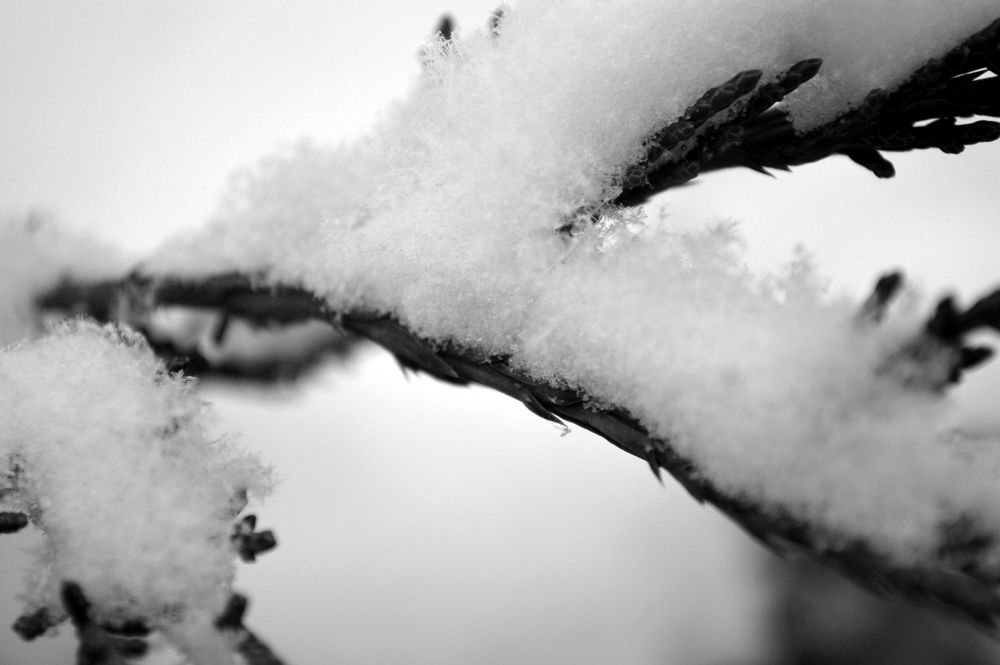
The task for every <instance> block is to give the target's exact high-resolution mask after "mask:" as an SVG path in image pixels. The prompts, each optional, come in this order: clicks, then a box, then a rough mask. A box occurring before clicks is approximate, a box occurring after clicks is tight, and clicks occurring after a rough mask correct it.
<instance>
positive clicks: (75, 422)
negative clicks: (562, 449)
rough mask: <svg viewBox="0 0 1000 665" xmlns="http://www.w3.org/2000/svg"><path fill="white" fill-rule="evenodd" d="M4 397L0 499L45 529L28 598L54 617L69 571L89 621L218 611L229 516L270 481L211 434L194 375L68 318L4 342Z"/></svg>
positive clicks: (225, 581) (223, 592)
mask: <svg viewBox="0 0 1000 665" xmlns="http://www.w3.org/2000/svg"><path fill="white" fill-rule="evenodd" d="M0 404H3V405H4V413H5V416H4V421H3V423H0V466H2V470H3V472H4V474H5V475H4V476H2V478H5V479H6V480H5V481H3V483H2V484H0V509H2V510H8V511H21V512H24V513H27V514H28V515H29V517H30V519H31V521H32V522H33V523H34V524H35V525H37V526H38V527H39V528H40V529H41V530H42V532H43V533H44V534H45V541H44V545H43V547H42V548H41V550H40V551H39V552H38V558H37V563H36V569H35V571H34V572H33V573H32V575H31V577H32V579H33V583H32V586H31V588H29V589H28V590H27V594H26V601H27V604H28V607H29V608H35V609H39V608H47V609H48V612H49V614H50V616H53V617H59V616H62V612H63V610H62V606H61V604H60V602H59V593H60V587H61V585H62V584H63V583H64V582H67V581H69V582H73V583H75V584H77V585H79V587H80V588H81V589H82V590H83V592H84V593H85V594H86V597H87V599H88V601H89V602H90V603H91V604H92V608H91V613H92V616H93V618H94V620H95V621H98V622H109V623H112V624H120V623H122V622H125V621H128V620H135V619H140V620H142V621H144V622H148V623H149V624H151V625H152V626H154V627H161V628H169V627H170V626H176V625H178V624H179V622H184V621H186V620H188V619H189V618H190V617H191V616H200V615H202V614H207V615H208V616H209V617H211V616H215V615H217V614H218V613H219V612H220V611H221V609H222V608H223V606H224V605H225V603H226V600H227V598H228V596H229V593H230V590H229V585H230V582H231V580H232V575H233V565H232V563H233V558H234V554H233V552H232V548H231V544H230V539H229V535H230V531H231V528H232V522H233V518H234V516H235V515H236V513H238V512H239V510H240V509H241V508H242V503H243V501H242V498H241V497H245V495H246V493H247V492H249V493H250V494H251V495H254V496H258V497H259V496H262V495H263V494H265V493H266V492H267V491H268V489H269V486H270V482H269V478H268V470H267V469H266V468H264V467H262V466H261V464H260V463H259V462H258V461H257V460H256V459H254V458H253V457H250V456H248V455H246V454H244V453H242V452H241V451H239V450H238V449H237V448H236V447H235V446H234V444H233V443H232V442H231V441H229V440H227V439H216V440H211V439H209V438H208V436H207V431H206V425H207V422H206V418H207V414H206V411H205V406H204V404H203V403H202V402H201V401H200V399H199V398H198V396H197V393H196V391H195V385H194V383H193V382H191V381H190V380H187V379H184V378H181V377H178V376H176V375H171V374H168V373H167V372H166V371H165V370H164V368H163V365H162V364H161V363H160V362H159V361H158V360H156V359H155V357H154V356H153V355H152V353H151V351H150V350H149V348H148V347H147V345H146V343H145V342H144V341H143V338H142V337H141V336H140V335H138V334H136V333H133V332H130V331H128V330H125V329H121V328H116V327H112V326H106V327H104V328H100V327H98V326H97V325H95V324H91V323H85V322H69V323H64V324H61V325H59V326H58V327H56V328H54V329H53V330H52V331H51V333H50V334H49V335H48V336H46V337H44V338H42V339H39V340H37V341H33V342H25V343H21V344H19V345H15V346H13V347H10V348H8V349H7V350H6V351H4V352H2V353H0ZM209 623H210V622H209Z"/></svg>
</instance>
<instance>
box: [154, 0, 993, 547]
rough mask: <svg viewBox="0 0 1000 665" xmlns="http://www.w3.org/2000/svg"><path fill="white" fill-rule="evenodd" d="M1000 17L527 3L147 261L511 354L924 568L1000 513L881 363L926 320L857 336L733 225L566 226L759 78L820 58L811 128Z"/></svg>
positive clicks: (926, 11)
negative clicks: (702, 114) (712, 96)
mask: <svg viewBox="0 0 1000 665" xmlns="http://www.w3.org/2000/svg"><path fill="white" fill-rule="evenodd" d="M998 16H1000V5H998V3H997V2H996V0H989V1H986V0H964V1H960V2H953V3H948V4H947V5H942V4H941V3H939V2H932V1H930V0H926V1H925V0H909V1H907V2H898V1H897V2H888V1H885V2H860V1H854V0H850V1H848V2H844V1H836V2H834V1H825V2H822V1H820V2H789V1H787V0H786V1H774V2H755V3H739V6H738V8H737V7H736V3H733V2H722V1H712V0H707V1H706V0H699V1H698V2H679V1H674V2H662V1H658V0H657V1H653V0H650V1H648V2H644V1H634V2H600V1H596V0H590V1H583V0H553V1H551V2H522V3H517V4H515V5H513V6H512V7H508V8H507V9H506V11H505V14H504V17H503V20H502V21H501V23H500V26H499V37H498V38H497V39H493V38H491V37H490V35H489V33H488V32H487V31H471V32H467V33H461V34H459V35H458V37H457V38H456V41H455V42H453V43H443V42H433V41H432V42H431V43H429V44H428V45H427V46H426V48H425V49H424V51H423V56H422V57H423V58H424V61H425V62H424V68H425V75H424V77H423V79H422V80H421V81H420V82H419V84H418V85H417V86H416V88H415V89H414V91H413V93H412V95H411V96H410V98H409V99H408V100H406V101H405V102H403V103H401V104H400V105H399V106H398V107H396V108H394V109H392V110H391V112H390V113H389V115H388V116H387V118H386V119H385V121H384V122H383V123H382V124H381V126H380V127H379V128H378V129H377V130H376V131H375V132H374V133H373V134H372V135H371V136H370V137H369V138H368V139H367V140H365V141H363V142H361V143H359V144H358V145H354V146H350V147H342V148H336V149H325V148H320V147H316V146H311V145H305V146H298V147H296V148H293V149H290V150H288V151H286V152H284V153H282V154H279V155H276V156H274V157H271V158H269V159H267V160H265V161H264V162H262V163H261V165H260V166H259V167H258V168H256V169H253V170H250V171H248V172H246V173H244V174H242V175H241V176H240V177H239V180H238V183H237V185H236V186H235V187H234V188H233V190H232V195H231V196H230V198H229V199H228V200H227V202H226V204H225V205H224V206H223V208H222V209H220V211H219V212H218V214H217V215H216V216H215V218H214V219H213V220H211V223H210V224H209V225H208V227H207V229H206V231H205V233H204V234H203V235H200V236H195V237H191V236H189V237H186V238H180V239H177V240H176V241H174V242H171V243H168V244H167V245H166V246H165V247H164V248H163V250H162V251H161V252H160V253H159V254H158V255H157V256H155V257H153V258H152V259H151V260H150V261H149V262H148V263H147V264H146V265H145V269H146V270H148V271H150V272H152V273H164V274H171V275H188V276H192V277H196V276H198V275H204V274H213V273H218V272H224V271H228V270H240V271H243V272H246V273H248V274H254V275H262V276H264V277H265V278H267V279H270V280H273V281H275V282H282V283H289V284H298V285H302V286H305V287H306V288H309V289H311V290H313V291H315V292H316V293H318V294H321V295H323V296H324V297H326V298H327V300H328V301H329V303H330V304H331V306H332V307H334V308H335V309H336V308H339V309H350V308H355V307H362V308H367V309H371V310H379V311H384V312H389V313H392V314H393V315H394V316H396V317H397V318H399V319H400V320H401V321H403V322H404V323H405V324H407V325H408V326H410V327H411V328H412V329H413V330H414V331H416V332H417V333H419V334H421V335H423V336H424V337H426V338H428V339H431V340H439V341H449V342H453V343H457V344H459V345H465V346H469V347H475V348H476V349H479V350H482V351H485V352H488V353H495V354H500V355H504V356H508V357H510V358H511V359H512V361H513V362H514V363H516V364H518V365H519V366H520V367H522V368H523V369H524V370H526V371H528V372H529V373H532V374H534V375H536V376H538V377H539V378H542V379H545V380H548V381H552V382H554V383H559V384H566V385H570V386H573V387H576V388H580V389H581V390H583V391H585V392H586V393H587V394H589V395H591V396H593V398H594V399H595V401H597V402H599V403H608V404H614V405H618V406H621V407H625V408H627V409H629V410H630V411H631V412H632V413H633V414H634V415H635V416H637V417H638V418H640V419H641V420H642V421H643V423H644V424H645V425H646V426H647V427H648V428H649V429H650V431H651V432H653V433H654V434H656V435H658V436H661V437H664V438H669V439H670V441H671V442H672V444H673V445H675V446H676V447H677V448H678V449H679V450H680V451H681V452H683V453H684V454H685V455H688V456H690V457H691V458H693V459H694V460H695V461H696V462H697V463H698V464H699V466H700V467H701V468H702V469H703V470H704V472H705V473H706V475H708V476H709V477H710V478H712V479H713V480H714V481H716V482H717V483H719V484H720V486H722V487H725V488H726V489H728V490H730V491H731V492H733V493H737V494H741V493H743V494H747V495H749V496H752V497H755V498H759V499H765V500H767V501H768V502H774V503H778V504H781V505H784V506H786V507H789V508H791V509H793V510H795V511H796V512H797V514H799V515H802V516H804V517H806V518H807V519H811V520H816V521H818V522H821V523H823V524H826V525H828V526H830V527H831V528H833V529H836V530H843V531H844V532H845V533H849V534H853V535H862V536H865V537H868V538H871V539H872V540H873V542H877V543H879V544H880V545H881V546H882V547H884V548H885V550H886V551H889V552H893V553H895V554H896V555H898V556H899V557H901V558H906V557H919V556H921V555H923V554H929V553H931V552H932V551H933V549H934V547H935V543H936V538H937V535H938V534H937V530H938V528H939V527H941V526H942V525H944V524H947V523H949V522H951V521H952V520H954V519H956V518H957V517H958V516H959V515H961V514H964V513H968V514H970V515H972V516H974V517H975V518H976V519H978V520H981V521H982V522H983V524H985V525H986V526H987V527H988V528H990V529H993V530H1000V501H998V499H1000V491H998V490H1000V488H998V486H997V483H996V475H995V473H994V469H996V468H998V464H997V461H998V460H997V455H998V453H997V452H996V451H998V450H1000V447H997V446H992V447H991V446H989V445H983V444H981V443H977V442H969V441H963V442H962V443H960V444H959V443H957V442H956V440H957V439H956V437H954V436H952V434H951V433H952V431H953V429H954V427H955V423H953V422H951V416H950V414H949V408H948V404H947V401H946V400H945V399H942V398H941V397H940V396H931V395H928V394H923V393H915V392H912V391H906V390H904V389H903V388H901V387H900V385H899V383H898V382H897V381H894V380H893V379H892V378H891V377H888V376H886V374H885V373H884V372H880V371H879V368H880V367H883V366H884V363H885V359H886V358H887V357H888V355H890V354H891V353H892V352H893V351H895V350H896V349H898V347H899V346H900V345H901V344H902V343H903V342H904V340H905V339H907V338H908V337H909V336H912V335H913V334H915V332H916V331H917V329H918V327H919V323H918V321H917V319H916V318H915V317H913V316H910V315H907V314H906V313H905V312H904V313H900V314H899V316H898V317H897V320H895V321H894V322H891V323H890V324H889V325H888V326H887V327H886V328H885V329H884V330H880V331H877V332H872V331H861V330H858V329H857V327H856V326H855V324H854V313H855V311H856V304H848V303H841V302H833V301H831V300H830V299H829V298H827V297H826V296H825V294H824V293H823V289H822V287H821V281H820V280H819V279H818V278H817V277H816V276H815V274H814V273H813V271H812V269H811V268H810V267H809V266H808V265H807V263H806V262H803V261H796V262H793V263H792V264H791V265H790V267H789V269H788V274H786V275H770V276H768V275H752V274H749V273H748V272H747V271H746V269H745V268H744V267H743V261H742V258H741V253H740V248H739V242H738V238H736V237H735V236H734V233H733V232H732V230H730V229H708V230H706V231H704V232H703V233H694V234H686V235H682V234H675V233H671V232H670V231H669V230H663V229H653V228H646V229H643V222H644V219H643V213H642V211H621V210H611V209H605V210H604V219H603V221H602V223H601V224H599V225H597V226H595V227H593V228H592V229H591V230H590V231H588V232H585V233H583V234H582V235H580V236H578V237H577V238H575V239H573V240H567V239H566V238H565V237H563V236H561V235H559V234H557V233H555V232H554V230H555V229H556V228H558V227H559V226H561V225H563V224H564V223H566V222H567V221H570V220H572V219H574V216H575V215H577V214H578V213H579V211H580V210H581V209H583V208H585V207H586V206H588V205H593V204H594V203H595V202H599V201H601V200H606V199H608V198H611V197H612V196H613V194H614V193H615V191H614V186H613V182H614V177H615V176H616V175H618V174H620V173H621V170H622V168H623V167H624V166H626V165H627V164H629V163H630V162H632V161H634V160H636V158H637V157H638V156H639V155H640V154H641V149H642V142H643V140H644V139H645V138H646V137H647V136H649V135H650V133H651V132H653V131H654V130H655V129H657V128H658V127H661V126H662V125H663V124H665V123H666V122H669V121H671V120H673V119H675V118H677V117H679V116H680V115H681V114H682V113H683V111H684V109H685V108H686V107H687V106H688V105H690V104H691V103H692V102H693V101H694V100H695V99H697V98H698V97H699V96H700V95H701V93H703V92H704V91H706V90H707V89H709V88H711V87H713V86H716V85H718V84H720V83H722V82H723V81H725V80H727V79H728V78H729V77H731V76H732V75H733V74H735V73H736V72H739V71H742V70H746V69H751V68H760V69H763V70H764V72H765V79H766V78H767V77H771V76H774V75H775V74H777V73H778V72H780V71H782V70H784V69H786V68H788V67H789V66H790V65H792V64H793V63H795V62H797V61H799V60H802V59H804V58H816V57H819V58H822V59H823V60H824V66H823V68H822V70H821V73H820V75H819V76H818V77H816V78H815V79H813V80H812V81H810V82H809V83H807V84H806V85H805V86H803V88H802V89H801V90H799V91H797V92H796V93H795V95H793V97H792V98H790V99H789V100H788V102H787V104H788V107H789V108H790V110H791V112H792V114H793V116H794V117H795V118H796V119H797V122H798V125H799V127H800V128H802V129H805V128H808V127H810V126H813V125H815V124H816V123H819V122H823V121H826V120H829V119H831V118H833V117H835V116H836V115H838V114H840V113H843V112H844V111H846V110H848V109H849V108H850V107H851V106H852V105H854V104H857V103H858V102H859V101H861V100H862V99H863V98H864V96H865V95H866V94H867V93H868V92H869V91H870V90H871V89H873V88H876V87H887V88H892V87H893V86H895V85H897V84H898V83H900V82H901V80H902V78H903V77H905V75H906V74H908V73H909V72H911V71H913V70H914V69H916V68H917V67H918V66H919V65H921V64H922V63H924V62H926V61H927V60H929V59H931V58H934V57H938V56H940V55H942V54H943V53H945V52H946V51H947V50H948V49H949V48H951V47H953V46H955V45H956V44H958V43H959V42H961V41H962V39H963V38H964V37H966V36H968V35H971V34H972V33H974V32H976V31H978V30H980V29H982V28H984V27H985V26H986V25H988V24H989V23H990V22H991V21H992V20H993V19H995V18H997V17H998ZM361 62H363V58H361V57H360V56H359V63H361ZM720 195H724V192H723V193H720ZM945 440H947V441H950V442H951V443H944V441H945Z"/></svg>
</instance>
